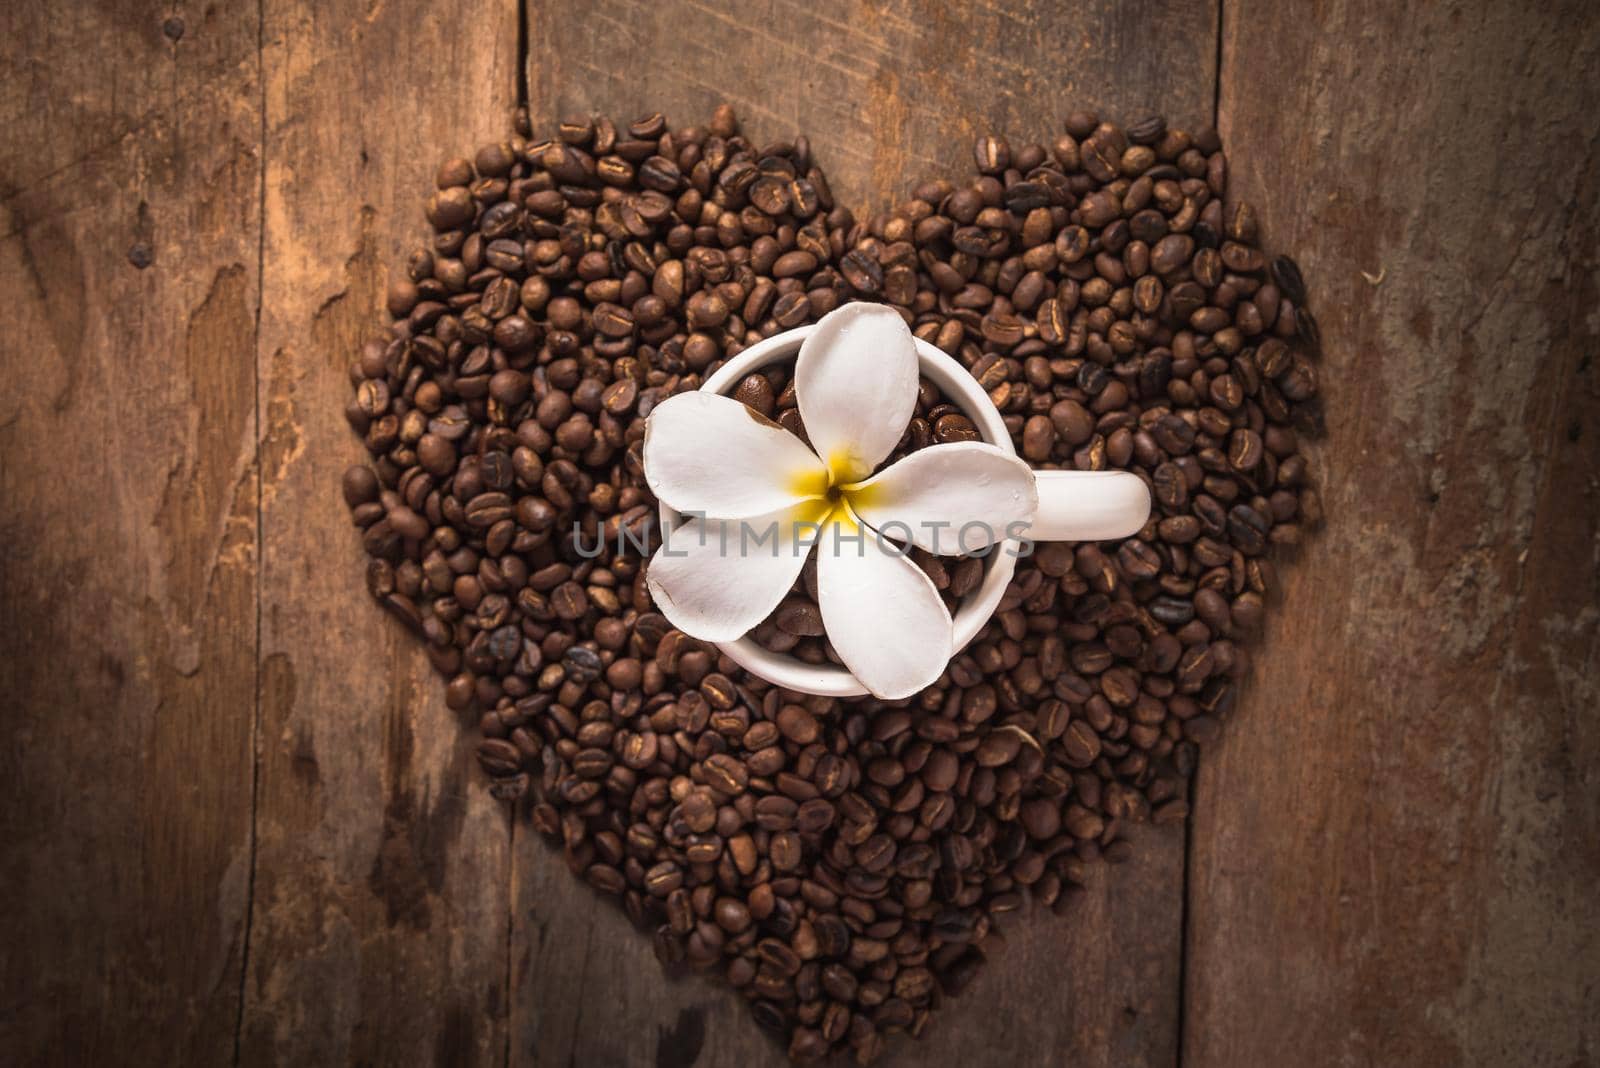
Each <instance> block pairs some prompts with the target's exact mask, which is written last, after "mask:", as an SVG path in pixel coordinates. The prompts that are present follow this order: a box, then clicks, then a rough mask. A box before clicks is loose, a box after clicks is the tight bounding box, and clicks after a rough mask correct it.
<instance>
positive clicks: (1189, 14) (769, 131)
mask: <svg viewBox="0 0 1600 1068" xmlns="http://www.w3.org/2000/svg"><path fill="white" fill-rule="evenodd" d="M1216 26H1217V10H1216V3H1215V0H1178V2H1175V3H1166V2H1159V0H1134V2H1131V3H1104V2H1097V3H1082V4H1071V5H1064V4H1059V3H1053V2H1050V0H1025V2H1023V3H987V2H972V0H964V2H963V0H926V2H925V0H893V2H888V3H882V2H870V0H860V2H851V0H827V2H821V3H812V2H806V0H757V2H754V3H741V4H737V5H728V4H717V3H709V2H702V0H685V2H682V3H671V4H664V3H652V2H650V0H599V2H593V3H579V2H573V0H562V2H557V3H530V4H529V5H528V88H529V107H530V110H531V111H532V112H533V113H534V114H535V115H544V116H547V117H549V118H551V119H555V118H559V117H561V116H563V115H566V114H569V113H571V114H578V115H582V114H588V113H590V112H592V111H596V110H600V111H605V112H606V113H607V114H610V115H611V116H612V118H613V119H615V120H617V121H618V122H623V123H625V122H627V121H629V120H631V119H633V118H635V117H637V116H639V115H643V114H647V113H649V112H651V111H662V112H664V113H665V114H666V116H667V118H668V120H669V121H671V122H673V123H675V124H677V125H688V124H690V123H696V122H704V121H705V120H706V119H707V118H708V117H709V116H710V114H711V109H712V108H713V107H715V106H716V105H717V104H719V103H721V102H722V101H724V100H726V101H728V102H729V103H731V104H733V106H734V107H735V109H737V111H738V113H739V117H740V118H741V119H743V120H744V122H745V124H746V127H747V128H748V129H751V130H754V131H756V132H757V133H759V135H760V137H758V138H757V140H758V142H759V141H760V140H761V138H765V139H767V140H778V139H781V138H792V137H794V136H795V135H796V134H800V133H804V134H806V135H807V136H808V137H810V138H811V143H812V147H813V151H814V153H815V155H816V158H817V160H818V161H819V162H820V163H821V164H822V166H823V168H824V169H825V170H826V171H827V174H828V180H829V182H830V184H831V185H832V186H833V190H834V193H835V194H836V196H837V197H838V199H839V200H840V202H841V203H846V204H853V205H858V206H860V207H861V208H877V207H883V206H886V205H888V204H890V203H892V202H893V201H894V200H895V199H897V198H899V197H903V196H904V195H905V194H906V193H907V192H908V191H909V189H910V188H911V186H912V185H913V184H915V182H916V181H918V180H920V179H922V178H924V177H929V178H935V177H952V176H958V175H968V174H970V173H971V172H972V156H971V154H970V152H968V151H967V146H969V145H970V144H971V143H972V140H973V138H974V137H976V136H977V135H979V134H983V133H1004V134H1008V135H1010V136H1013V137H1019V138H1043V137H1045V136H1046V135H1047V134H1049V135H1053V134H1055V133H1058V132H1060V121H1061V119H1062V117H1064V116H1065V115H1066V113H1067V112H1068V111H1070V110H1072V109H1073V108H1075V107H1090V108H1097V109H1099V110H1100V111H1102V112H1103V113H1105V114H1106V115H1107V116H1108V117H1112V116H1115V117H1119V118H1121V119H1122V120H1123V121H1125V122H1133V121H1135V120H1136V119H1139V118H1142V117H1144V116H1145V115H1147V114H1150V113H1152V112H1155V111H1161V112H1162V113H1164V114H1165V115H1166V116H1167V117H1168V118H1169V119H1170V120H1171V121H1172V122H1173V124H1174V125H1179V126H1185V127H1187V128H1190V129H1192V128H1194V127H1195V126H1198V125H1200V124H1202V123H1210V121H1211V114H1212V105H1213V93H1214V90H1215V84H1216V77H1215V75H1216Z"/></svg>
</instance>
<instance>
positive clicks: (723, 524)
mask: <svg viewBox="0 0 1600 1068" xmlns="http://www.w3.org/2000/svg"><path fill="white" fill-rule="evenodd" d="M827 512H828V505H827V504H826V503H825V502H822V501H808V502H804V503H801V504H798V505H790V506H787V507H784V508H781V509H779V510H777V511H775V512H770V513H768V514H766V515H763V516H758V517H756V518H754V519H734V520H726V521H725V520H720V519H690V520H687V521H686V522H684V523H682V524H680V525H679V526H677V527H675V528H674V529H673V531H672V533H671V534H670V535H668V536H667V539H666V541H664V542H663V543H662V546H661V548H660V549H658V550H656V554H655V555H654V556H652V557H651V558H650V565H649V567H648V568H646V569H645V585H646V586H648V587H649V589H650V595H651V596H652V597H654V598H655V602H656V605H657V607H659V608H660V609H661V614H662V615H664V616H666V617H667V619H668V620H669V621H671V623H672V625H673V626H675V627H677V628H678V629H679V630H681V631H683V632H684V633H685V634H688V635H690V636H691V637H695V638H699V639H701V640H702V641H708V642H730V641H733V640H734V639H735V638H738V637H739V636H740V635H742V634H744V633H746V632H747V631H749V630H750V629H751V628H752V627H754V626H755V625H756V624H758V623H760V622H761V621H762V620H763V619H766V618H767V616H769V615H771V614H772V610H773V609H774V608H776V607H778V602H779V601H781V600H783V598H784V595H785V594H787V593H788V592H789V588H790V587H791V586H793V585H794V580H795V578H796V577H798V576H799V574H800V569H801V568H802V567H804V566H805V562H806V557H807V556H809V555H810V550H811V547H812V546H813V545H815V544H816V539H817V536H818V532H819V531H820V529H821V521H822V519H823V518H824V517H825V516H826V515H827Z"/></svg>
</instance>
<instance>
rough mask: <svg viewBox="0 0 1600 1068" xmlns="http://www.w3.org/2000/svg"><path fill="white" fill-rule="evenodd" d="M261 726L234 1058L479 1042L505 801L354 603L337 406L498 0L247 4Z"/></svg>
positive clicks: (499, 963) (491, 101) (429, 1055)
mask: <svg viewBox="0 0 1600 1068" xmlns="http://www.w3.org/2000/svg"><path fill="white" fill-rule="evenodd" d="M264 12H265V15H264V18H265V21H264V32H263V41H264V52H263V55H262V66H263V70H264V77H265V83H266V95H265V108H266V118H265V123H266V125H265V128H266V144H265V149H264V156H265V160H266V182H265V197H266V206H265V217H266V219H267V220H268V223H267V228H268V237H267V243H266V247H265V254H264V259H263V264H264V273H263V279H262V284H263V298H262V307H263V313H262V319H261V345H260V349H259V353H260V356H259V360H260V363H259V366H260V383H261V391H260V405H261V418H262V424H263V425H262V437H261V470H262V525H261V529H262V567H261V604H262V635H261V732H260V739H261V740H260V788H259V803H258V807H257V818H256V822H257V828H258V836H259V843H258V847H257V863H256V879H255V905H254V922H253V925H252V937H251V949H250V958H249V974H248V976H247V982H246V986H245V993H246V1001H245V1008H244V1017H243V1033H242V1039H241V1053H242V1060H243V1061H244V1062H245V1063H247V1064H283V1063H304V1064H316V1063H359V1064H416V1063H423V1062H430V1063H440V1064H469V1063H470V1064H493V1063H499V1062H500V1061H501V1060H502V1059H503V1057H504V1049H505V1038H504V1030H503V1026H504V1020H505V1009H506V1004H505V973H506V923H507V916H508V908H507V899H506V893H507V888H508V872H507V867H506V865H507V860H508V852H507V846H508V841H509V835H508V831H507V818H506V815H505V813H504V811H503V809H502V807H501V806H500V805H499V804H498V803H497V802H495V801H494V800H493V799H491V798H490V797H489V796H488V794H487V791H486V790H485V789H484V784H483V781H482V778H481V776H480V775H479V774H478V772H477V767H476V761H475V760H473V758H472V752H471V745H470V743H469V742H468V741H467V738H466V735H465V734H464V732H463V730H462V727H463V724H462V723H461V722H460V721H459V718H458V717H457V716H456V715H455V714H454V713H452V712H450V711H449V710H448V709H447V708H446V707H445V705H444V700H443V687H442V685H441V683H440V682H439V680H438V679H437V678H436V677H435V676H434V675H433V674H432V671H431V669H430V668H429V666H428V664H427V661H426V659H425V658H424V657H423V655H422V650H421V648H420V647H419V645H418V644H417V642H416V641H415V639H413V638H412V637H411V635H410V634H408V633H406V632H405V631H404V630H403V629H402V628H401V627H400V626H399V625H398V624H397V623H396V622H395V621H393V620H391V619H388V618H386V617H384V616H382V615H381V614H378V613H375V612H374V611H373V605H372V602H371V601H370V600H369V599H368V597H367V595H366V591H365V588H364V586H363V585H362V576H363V573H364V568H363V563H364V557H363V555H362V553H361V548H360V539H359V538H358V537H357V536H356V532H355V531H354V530H353V529H352V528H351V525H350V520H349V514H348V512H347V511H346V510H345V506H344V504H343V501H342V500H341V499H340V496H339V493H338V482H339V475H340V472H341V471H342V470H343V469H344V467H345V466H346V465H348V464H350V463H352V462H354V461H356V460H357V459H359V458H361V455H362V453H361V449H360V446H359V443H358V442H357V441H356V440H355V439H354V438H353V436H352V435H351V434H350V431H349V428H348V427H347V426H345V425H344V421H343V418H342V417H341V415H340V414H339V413H340V412H341V411H342V409H343V405H344V403H345V399H346V398H347V397H348V395H349V389H350V382H349V379H348V377H347V371H346V369H347V368H348V366H349V364H350V362H351V360H352V359H354V358H355V356H356V354H357V353H358V352H359V350H360V345H361V342H362V341H363V340H364V339H365V338H367V337H370V336H372V334H373V333H374V332H375V331H376V330H377V328H378V327H379V326H380V325H381V317H380V309H381V307H382V298H383V292H384V288H385V286H386V277H387V272H388V271H389V270H391V269H396V268H397V267H398V266H399V265H401V264H403V263H404V257H405V254H406V252H407V251H408V250H409V249H410V247H411V246H412V244H413V243H415V242H417V241H418V240H420V239H421V237H422V235H423V231H424V223H423V221H422V213H421V207H420V206H421V204H422V202H423V200H424V199H425V198H426V196H427V193H428V192H429V190H430V189H432V187H433V183H432V178H433V172H434V168H435V167H436V166H437V165H438V163H439V161H440V160H441V159H442V158H443V157H444V156H446V155H448V154H450V153H453V152H470V151H471V150H472V148H473V147H475V146H476V145H477V144H478V143H479V142H480V141H482V140H487V139H490V138H495V137H501V136H504V132H505V128H506V124H507V122H508V119H509V115H510V112H511V108H512V105H513V103H514V99H515V85H516V76H515V66H516V63H515V60H516V5H515V3H512V2H506V0H502V2H498V3H492V4H481V3H465V2H460V3H436V4H430V5H428V7H427V9H426V11H423V10H422V9H419V8H416V7H414V6H412V5H407V4H397V5H369V4H367V3H365V2H337V3H325V2H316V3H306V2H298V0H269V2H267V3H266V4H265V6H264Z"/></svg>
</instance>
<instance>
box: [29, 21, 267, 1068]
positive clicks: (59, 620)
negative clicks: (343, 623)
mask: <svg viewBox="0 0 1600 1068" xmlns="http://www.w3.org/2000/svg"><path fill="white" fill-rule="evenodd" d="M162 22H163V16H162V15H161V14H158V13H157V12H155V11H151V10H148V9H143V8H137V7H136V6H135V5H132V4H107V5H99V6H96V7H94V8H89V7H83V6H69V7H67V8H65V9H62V10H53V9H52V8H50V7H46V6H43V5H9V4H8V5H5V7H4V10H3V11H0V40H4V41H5V42H7V44H6V45H5V46H4V47H5V48H6V51H7V53H8V55H7V58H6V61H5V62H4V63H3V64H0V127H3V128H4V129H5V131H6V133H5V136H4V138H3V140H0V282H3V284H4V291H5V294H6V298H5V301H4V310H3V312H0V380H3V382H4V385H3V386H0V693H3V694H4V695H5V696H4V700H3V707H4V711H3V712H0V717H3V719H0V722H3V724H4V737H5V741H4V745H3V748H0V783H3V787H0V789H3V793H4V797H3V801H0V1004H3V1006H4V1007H3V1008H0V1060H3V1061H5V1062H6V1063H9V1064H30V1065H33V1064H55V1063H61V1064H118V1063H159V1062H161V1061H162V1060H164V1059H182V1060H186V1061H189V1062H194V1063H200V1062H208V1063H217V1062H222V1061H226V1060H227V1059H228V1058H229V1057H231V1055H232V1050H233V1020H234V1018H235V1017H236V1015H237V1006H238V998H239V977H240V967H241V960H242V956H243V943H244V929H245V914H246V910H247V892H248V880H249V833H250V731H251V717H252V708H253V703H254V697H255V644H256V631H255V618H256V602H255V575H256V551H255V546H256V475H255V421H254V404H255V398H254V386H253V383H254V376H255V368H254V361H253V358H252V353H253V352H254V349H255V303H256V294H257V271H256V262H257V253H258V249H259V243H260V215H259V207H258V205H259V197H258V191H259V186H260V172H259V166H260V163H259V158H258V156H257V153H256V147H257V142H256V139H255V133H256V126H257V124H256V122H255V120H254V116H253V113H252V109H251V106H250V104H249V103H248V101H250V100H251V99H253V97H254V96H255V92H256V84H257V83H256V66H255V55H256V27H255V19H254V16H253V15H249V16H244V15H240V16H235V15H234V14H232V13H230V12H224V11H215V12H212V13H211V14H210V15H208V16H206V17H205V18H203V19H196V20H194V23H193V25H192V26H191V27H190V28H191V30H192V31H193V32H192V33H185V34H184V35H183V36H184V37H187V38H188V40H187V41H182V40H180V41H178V42H174V41H173V40H172V38H171V37H169V36H164V35H163V32H162ZM175 28H176V27H174V29H175ZM19 45H20V46H21V47H19ZM23 49H25V51H23ZM241 102H243V103H241ZM135 249H137V252H135V253H134V255H133V256H132V257H130V251H131V250H135ZM132 259H138V260H139V262H141V263H143V264H145V265H146V266H145V267H144V268H143V269H141V268H140V267H138V266H136V265H135V264H134V263H133V262H132ZM136 1021H138V1022H140V1023H139V1024H138V1025H136Z"/></svg>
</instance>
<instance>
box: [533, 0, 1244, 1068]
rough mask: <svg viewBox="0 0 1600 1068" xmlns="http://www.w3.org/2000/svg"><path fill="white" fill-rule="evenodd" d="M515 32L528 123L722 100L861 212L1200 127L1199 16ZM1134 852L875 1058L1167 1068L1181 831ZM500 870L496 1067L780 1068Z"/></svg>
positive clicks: (852, 13) (619, 20)
mask: <svg viewBox="0 0 1600 1068" xmlns="http://www.w3.org/2000/svg"><path fill="white" fill-rule="evenodd" d="M528 15H529V21H528V41H529V51H528V85H529V97H530V101H531V105H532V110H533V112H534V114H535V116H536V121H540V122H544V123H546V124H549V123H551V122H553V121H554V120H555V119H557V118H559V117H561V116H563V115H567V114H579V115H584V114H592V113H596V112H603V113H606V114H609V115H611V116H612V117H613V118H614V119H616V120H617V121H618V122H622V123H625V122H627V121H629V120H630V119H632V118H635V117H637V116H639V115H642V114H646V113H648V112H649V111H652V110H660V111H663V112H665V113H666V115H667V116H668V118H669V120H670V121H672V122H674V123H676V124H680V125H687V124H690V123H695V122H703V121H705V119H706V118H708V117H709V115H710V112H711V109H712V108H713V107H714V106H715V105H716V103H717V102H719V101H720V100H723V99H727V100H729V101H731V102H732V103H733V104H734V106H735V108H736V109H737V110H738V111H739V114H740V118H741V120H743V122H744V126H745V129H746V131H747V133H748V134H749V135H750V136H751V137H752V139H754V140H755V141H757V142H758V143H764V142H766V141H773V140H778V139H780V138H790V137H793V136H795V135H796V134H799V133H804V134H806V135H807V136H808V137H809V138H810V139H811V142H812V145H813V151H814V153H815V155H816V158H817V160H818V162H819V163H820V164H821V165H822V166H823V168H824V169H825V170H826V171H827V173H828V178H829V182H830V184H831V185H832V186H833V188H834V191H835V194H836V196H837V197H838V198H839V199H840V201H841V202H844V203H852V204H856V205H858V206H859V207H860V210H862V211H865V210H867V209H868V208H870V207H873V206H878V207H881V206H886V205H888V204H891V203H893V202H894V201H895V200H896V199H897V198H900V197H903V196H904V195H905V194H906V192H907V191H908V190H909V189H910V187H911V186H912V185H914V184H915V183H916V182H917V181H918V180H920V179H921V178H924V177H933V176H940V175H970V174H971V173H972V156H971V152H970V145H971V142H972V139H973V137H974V136H975V135H976V134H978V133H980V132H986V131H989V130H995V131H999V132H1004V133H1008V134H1009V135H1011V136H1013V137H1015V138H1018V139H1044V138H1048V137H1050V136H1052V135H1053V134H1054V133H1056V132H1057V131H1059V129H1060V126H1059V123H1060V119H1061V117H1062V116H1063V115H1064V114H1065V112H1066V111H1068V110H1070V109H1071V108H1072V107H1075V106H1084V105H1085V104H1090V105H1092V106H1095V107H1098V108H1099V109H1101V110H1102V111H1103V112H1104V113H1105V114H1106V115H1107V116H1110V117H1121V118H1124V119H1126V120H1128V121H1132V120H1134V119H1137V118H1141V117H1143V116H1144V115H1145V114H1147V113H1148V112H1150V111H1153V110H1156V109H1157V108H1161V109H1164V110H1165V112H1166V113H1167V114H1168V115H1169V116H1170V117H1171V118H1172V120H1173V121H1174V122H1175V123H1178V122H1183V123H1188V124H1190V125H1196V124H1200V123H1208V122H1209V121H1210V119H1211V112H1212V104H1213V93H1214V89H1215V60H1216V38H1215V28H1216V24H1217V18H1216V8H1215V5H1214V4H1211V3H1208V2H1193V3H1183V4H1177V5H1154V4H1134V5H1112V4H1098V3H1096V4H1084V5H1077V6H1073V7H1065V6H1062V5H1056V4H1046V3H1028V4H1021V5H994V6H990V5H984V4H933V5H928V4H920V3H917V4H914V3H897V4H889V5H860V4H845V3H821V4H817V3H799V2H771V3H763V4H755V5H741V6H740V7H739V8H738V9H737V10H731V9H727V8H725V7H724V6H722V5H712V4H698V3H691V4H683V5H671V4H653V3H645V2H640V0H606V2H602V3H581V4H580V3H558V4H532V5H529V8H528ZM617 56H620V59H619V58H617ZM608 57H610V58H608ZM990 72H992V73H990ZM996 78H998V79H999V80H993V79H996ZM1139 844H1140V846H1141V854H1140V856H1139V859H1138V861H1137V863H1135V864H1132V865H1130V866H1129V867H1128V868H1126V869H1124V870H1120V871H1111V872H1104V873H1101V875H1102V877H1103V881H1102V882H1101V883H1100V884H1098V885H1097V886H1096V887H1095V888H1094V889H1093V891H1092V892H1090V893H1088V894H1086V895H1084V896H1083V898H1082V899H1081V900H1080V901H1079V902H1077V903H1076V905H1075V908H1074V909H1073V910H1072V911H1071V912H1070V914H1069V915H1068V916H1067V917H1066V918H1065V919H1062V920H1054V919H1053V918H1051V917H1049V916H1048V915H1045V916H1037V917H1020V918H1017V919H1016V920H1015V921H1014V922H1013V923H1011V924H1009V925H1008V930H1010V931H1012V932H1013V933H1014V935H1013V937H1012V939H1011V941H1010V945H1009V947H1008V949H1007V952H1006V954H1005V956H1004V958H1003V959H1001V960H998V961H996V962H995V963H994V964H993V965H992V966H991V967H990V968H989V969H988V970H987V971H986V972H985V973H984V974H983V975H982V976H981V977H980V978H979V980H978V981H977V982H976V983H975V984H974V987H973V989H972V990H971V991H970V992H969V993H968V994H967V995H966V996H965V997H964V998H962V999H961V1000H960V1001H959V1002H957V1003H955V1004H953V1005H951V1006H949V1007H948V1008H947V1009H946V1010H945V1011H942V1012H940V1013H938V1014H936V1015H935V1017H934V1020H933V1023H932V1033H933V1034H935V1035H936V1036H937V1037H936V1038H935V1039H934V1040H933V1041H930V1042H926V1043H920V1044H911V1043H908V1042H902V1043H897V1044H892V1045H891V1050H892V1053H891V1055H890V1057H889V1058H887V1063H888V1064H890V1065H912V1064H927V1065H988V1064H995V1065H1000V1064H1005V1065H1032V1064H1040V1065H1044V1064H1061V1063H1071V1064H1075V1065H1117V1066H1122V1065H1143V1064H1172V1063H1173V1062H1174V1061H1175V1059H1176V1057H1177V1047H1178V1018H1179V1004H1178V996H1179V973H1180V961H1181V942H1182V935H1181V917H1182V907H1183V901H1182V895H1183V863H1184V857H1183V853H1184V848H1183V833H1182V831H1181V830H1180V829H1177V828H1171V827H1164V828H1150V829H1148V830H1147V831H1146V833H1144V834H1143V835H1141V836H1140V842H1139ZM515 855H516V862H515V865H514V869H515V876H514V877H515V879H516V880H517V888H516V889H515V890H514V891H513V900H514V902H515V905H516V911H515V912H514V914H513V937H512V943H513V965H514V968H513V972H512V998H511V1012H512V1024H511V1036H512V1051H511V1052H512V1062H513V1063H516V1064H530V1065H543V1064H564V1063H576V1064H646V1063H651V1059H652V1057H653V1058H655V1063H657V1064H663V1065H687V1064H689V1063H701V1064H707V1065H724V1064H741V1065H756V1064H781V1063H784V1057H783V1055H782V1049H781V1047H780V1046H779V1045H778V1044H777V1043H775V1042H773V1041H772V1040H771V1039H770V1038H768V1037H767V1036H765V1035H763V1034H762V1033H761V1032H760V1031H759V1030H758V1029H757V1028H756V1027H755V1025H754V1023H753V1022H752V1021H751V1020H750V1018H749V1016H748V1014H747V1013H745V1012H744V1010H743V1007H742V1005H740V1004H738V1003H737V1002H736V1001H735V1000H734V999H732V998H730V997H729V996H728V995H727V993H726V992H725V991H722V990H719V989H718V988H717V987H715V986H714V985H712V984H710V983H708V982H706V981H704V980H692V981H685V982H681V983H677V984H667V983H666V982H664V981H663V979H662V978H661V971H660V968H659V966H658V965H657V964H656V963H655V960H654V958H653V956H652V955H651V953H650V948H649V944H648V941H647V940H646V939H645V938H643V937H642V936H639V935H637V934H631V933H630V932H629V930H628V925H627V923H626V922H625V921H624V920H623V919H622V917H621V916H620V915H618V914H615V913H614V912H613V911H612V910H610V909H609V908H608V907H606V906H603V905H601V904H600V903H599V902H597V901H596V900H595V899H594V896H593V894H592V893H591V891H590V890H589V889H588V888H587V887H586V886H585V885H583V884H581V883H579V882H578V881H577V880H575V879H574V878H573V877H572V876H571V874H570V873H569V872H568V871H567V869H566V867H565V865H564V864H563V863H562V862H561V859H560V857H559V856H557V855H555V854H552V853H551V852H549V851H548V850H547V849H546V848H545V847H544V846H543V844H542V843H541V842H540V841H538V839H537V837H536V836H535V835H533V834H532V833H531V832H530V830H529V828H527V827H526V826H525V825H524V826H520V827H518V829H517V835H516V847H515ZM697 1056H698V1057H699V1058H700V1059H699V1060H698V1062H696V1060H695V1058H696V1057H697Z"/></svg>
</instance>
